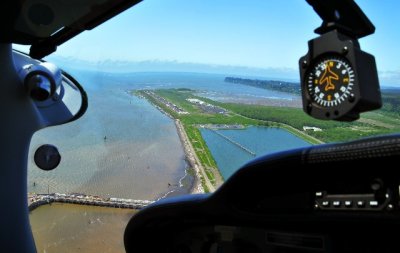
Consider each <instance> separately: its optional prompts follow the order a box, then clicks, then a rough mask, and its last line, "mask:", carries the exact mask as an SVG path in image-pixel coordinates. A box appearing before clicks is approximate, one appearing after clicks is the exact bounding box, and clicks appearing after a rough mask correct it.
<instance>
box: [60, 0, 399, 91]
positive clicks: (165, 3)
mask: <svg viewBox="0 0 400 253" xmlns="http://www.w3.org/2000/svg"><path fill="white" fill-rule="evenodd" d="M356 2H357V3H358V4H359V5H360V7H361V8H362V9H363V10H364V12H365V13H366V14H367V15H368V16H369V18H370V19H371V21H372V22H373V23H374V24H375V26H376V28H377V30H376V33H375V34H374V35H372V36H370V37H367V38H364V39H362V40H361V41H360V42H361V46H362V49H363V50H365V51H367V52H370V53H372V54H374V55H375V56H376V59H377V65H378V70H379V71H380V76H381V79H382V78H383V79H385V80H386V82H389V83H397V81H396V80H398V81H399V82H398V83H399V84H400V61H399V59H400V48H398V45H399V41H400V29H399V27H398V26H399V24H400V14H398V13H397V11H398V10H399V9H400V8H399V7H400V3H399V1H398V0H384V1H378V0H357V1H356ZM320 24H321V20H320V18H319V17H318V15H317V14H316V13H314V11H313V10H312V8H311V6H309V5H308V4H307V3H306V1H304V0H269V1H268V0H242V1H239V0H144V1H143V2H142V3H140V4H138V5H137V6H135V7H133V8H131V9H129V10H127V11H126V12H124V13H122V14H121V15H120V16H117V17H115V18H114V19H112V20H110V21H108V22H107V23H105V24H103V25H101V26H100V27H98V28H95V29H93V30H92V31H88V32H84V33H83V34H81V35H79V36H78V37H76V38H74V39H72V40H71V41H69V42H67V43H66V44H65V45H63V46H61V47H59V49H58V51H57V53H56V54H57V55H60V56H66V57H74V58H79V59H82V60H87V61H92V62H93V61H94V62H97V61H104V60H110V59H111V60H122V61H136V62H137V61H177V62H182V63H203V64H214V65H234V66H247V67H255V68H288V69H291V70H293V71H297V62H298V59H299V57H300V56H302V55H304V54H305V53H306V52H307V41H308V40H310V39H312V38H314V37H316V36H317V35H316V34H314V33H313V30H314V29H315V28H316V27H318V26H319V25H320ZM390 80H391V81H390Z"/></svg>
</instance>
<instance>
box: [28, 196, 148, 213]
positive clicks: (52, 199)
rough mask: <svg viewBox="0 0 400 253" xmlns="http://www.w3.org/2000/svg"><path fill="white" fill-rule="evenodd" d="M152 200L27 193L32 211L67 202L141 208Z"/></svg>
mask: <svg viewBox="0 0 400 253" xmlns="http://www.w3.org/2000/svg"><path fill="white" fill-rule="evenodd" d="M153 202H154V201H150V200H134V199H122V198H102V197H98V196H91V195H86V194H78V193H77V194H63V193H51V194H29V196H28V207H29V211H33V210H34V209H36V208H38V207H39V206H42V205H47V204H51V203H69V204H78V205H88V206H100V207H113V208H125V209H142V208H144V207H146V206H148V205H150V204H152V203H153Z"/></svg>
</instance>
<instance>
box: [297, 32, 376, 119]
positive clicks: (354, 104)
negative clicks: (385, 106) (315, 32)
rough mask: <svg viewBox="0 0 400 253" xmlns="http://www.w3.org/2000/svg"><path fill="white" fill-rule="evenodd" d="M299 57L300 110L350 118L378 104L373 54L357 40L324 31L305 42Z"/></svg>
mask: <svg viewBox="0 0 400 253" xmlns="http://www.w3.org/2000/svg"><path fill="white" fill-rule="evenodd" d="M308 45H309V46H308V47H309V51H308V53H307V54H306V55H305V56H303V57H301V58H300V62H299V63H300V76H301V90H302V98H303V109H304V111H305V112H306V113H307V114H309V115H311V116H312V117H314V118H317V119H324V120H339V121H352V120H356V119H358V118H359V115H360V113H361V112H365V111H370V110H374V109H378V108H380V107H381V106H382V101H381V94H380V89H379V81H378V74H377V69H376V64H375V58H374V56H373V55H371V54H368V53H366V52H363V51H361V49H360V46H359V43H358V41H357V39H354V38H352V37H349V36H347V35H344V34H342V33H339V32H338V31H337V30H334V31H330V32H327V33H325V34H323V35H321V36H320V37H317V38H315V39H313V40H310V41H309V42H308Z"/></svg>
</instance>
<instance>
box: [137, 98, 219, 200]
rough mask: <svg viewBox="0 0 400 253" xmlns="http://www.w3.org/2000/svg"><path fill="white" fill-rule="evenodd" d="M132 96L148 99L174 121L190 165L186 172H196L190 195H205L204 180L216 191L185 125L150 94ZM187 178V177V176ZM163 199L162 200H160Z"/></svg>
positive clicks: (210, 188)
mask: <svg viewBox="0 0 400 253" xmlns="http://www.w3.org/2000/svg"><path fill="white" fill-rule="evenodd" d="M131 94H132V95H136V96H137V97H139V98H142V99H146V100H147V101H148V102H149V103H150V104H152V105H153V106H154V107H155V108H156V109H157V110H159V111H160V112H161V113H162V114H164V115H165V116H167V117H168V118H170V119H172V120H173V121H174V124H175V127H176V130H177V134H178V136H179V139H180V142H181V145H182V148H183V151H184V153H185V160H186V161H187V163H188V164H189V166H188V167H187V168H186V169H185V170H186V174H188V173H187V171H188V170H190V169H193V170H194V174H195V175H194V181H193V185H192V187H191V188H190V189H189V194H198V193H205V189H204V187H203V185H202V180H201V179H202V178H203V179H204V183H205V184H206V186H207V187H208V189H209V190H210V191H211V192H214V191H215V187H214V185H213V184H212V183H211V182H210V181H209V180H208V178H207V175H206V172H205V170H204V168H203V165H202V164H201V162H200V160H199V158H198V157H197V155H196V152H195V151H194V148H193V146H192V144H191V143H190V141H189V137H188V136H187V134H186V131H185V128H184V126H183V124H182V123H181V121H180V120H179V119H176V118H174V117H173V116H172V115H171V114H169V113H168V112H166V111H165V110H164V109H163V108H161V107H160V106H158V105H157V104H156V103H154V102H153V101H152V100H151V99H149V98H148V97H147V96H149V94H146V95H147V96H143V95H138V94H135V93H131ZM185 176H187V175H185ZM170 193H171V192H168V193H166V194H165V195H164V197H165V196H168V195H169V194H170ZM160 199H161V198H160Z"/></svg>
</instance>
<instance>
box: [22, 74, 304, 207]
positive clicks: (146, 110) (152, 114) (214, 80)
mask: <svg viewBox="0 0 400 253" xmlns="http://www.w3.org/2000/svg"><path fill="white" fill-rule="evenodd" d="M70 73H71V74H72V75H73V76H74V77H75V78H76V79H77V80H78V81H79V82H80V83H81V84H83V86H84V87H85V89H86V90H87V93H88V95H89V109H88V112H87V113H86V114H85V116H84V117H83V118H81V119H79V120H78V121H76V122H73V123H70V124H67V125H63V126H57V127H52V128H48V129H44V130H42V131H40V132H38V133H37V134H36V135H35V136H34V138H33V140H32V145H31V151H30V158H29V179H28V188H29V191H30V192H37V193H45V192H48V191H49V192H61V193H63V192H65V193H70V192H81V193H86V194H91V195H101V196H104V197H107V196H112V197H121V198H134V199H149V200H154V199H158V198H160V197H163V196H165V194H166V193H168V192H171V191H178V190H180V189H177V188H178V187H177V186H179V185H180V180H181V179H182V178H184V177H185V168H186V163H185V161H184V157H185V156H184V152H183V148H182V146H181V143H180V140H179V137H178V135H177V132H176V128H175V125H174V123H173V120H171V119H170V118H168V117H166V116H165V115H163V114H162V113H160V112H159V111H158V110H157V109H155V108H154V107H153V106H152V105H151V104H149V103H148V102H147V101H146V100H144V99H140V98H138V97H135V96H132V95H131V94H128V93H127V91H131V90H135V89H149V88H151V89H155V88H180V87H186V88H190V89H195V90H199V93H200V94H202V95H203V96H207V97H211V98H213V99H217V100H221V101H226V100H227V98H229V99H230V100H235V99H241V100H248V101H254V100H255V99H256V100H268V99H270V100H277V98H280V99H278V100H279V101H284V100H286V101H296V100H297V99H298V98H296V97H294V96H293V95H290V94H286V93H281V92H274V91H268V90H263V89H258V88H254V87H249V86H244V85H240V84H232V83H226V82H224V78H225V76H223V75H209V74H192V73H134V74H110V73H100V72H85V71H72V72H70ZM105 136H106V137H107V139H106V140H104V137H105ZM47 143H49V144H53V145H56V146H57V147H58V148H59V150H60V152H61V155H62V162H61V164H60V166H59V167H58V168H57V169H55V170H54V171H51V172H43V171H41V170H39V169H38V168H37V167H36V166H35V164H34V163H33V158H32V156H33V153H34V151H35V150H36V149H37V148H38V147H39V146H40V145H42V144H47ZM189 184H190V183H189ZM189 184H186V185H189ZM181 192H182V191H181ZM183 192H188V189H186V190H184V191H183Z"/></svg>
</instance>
